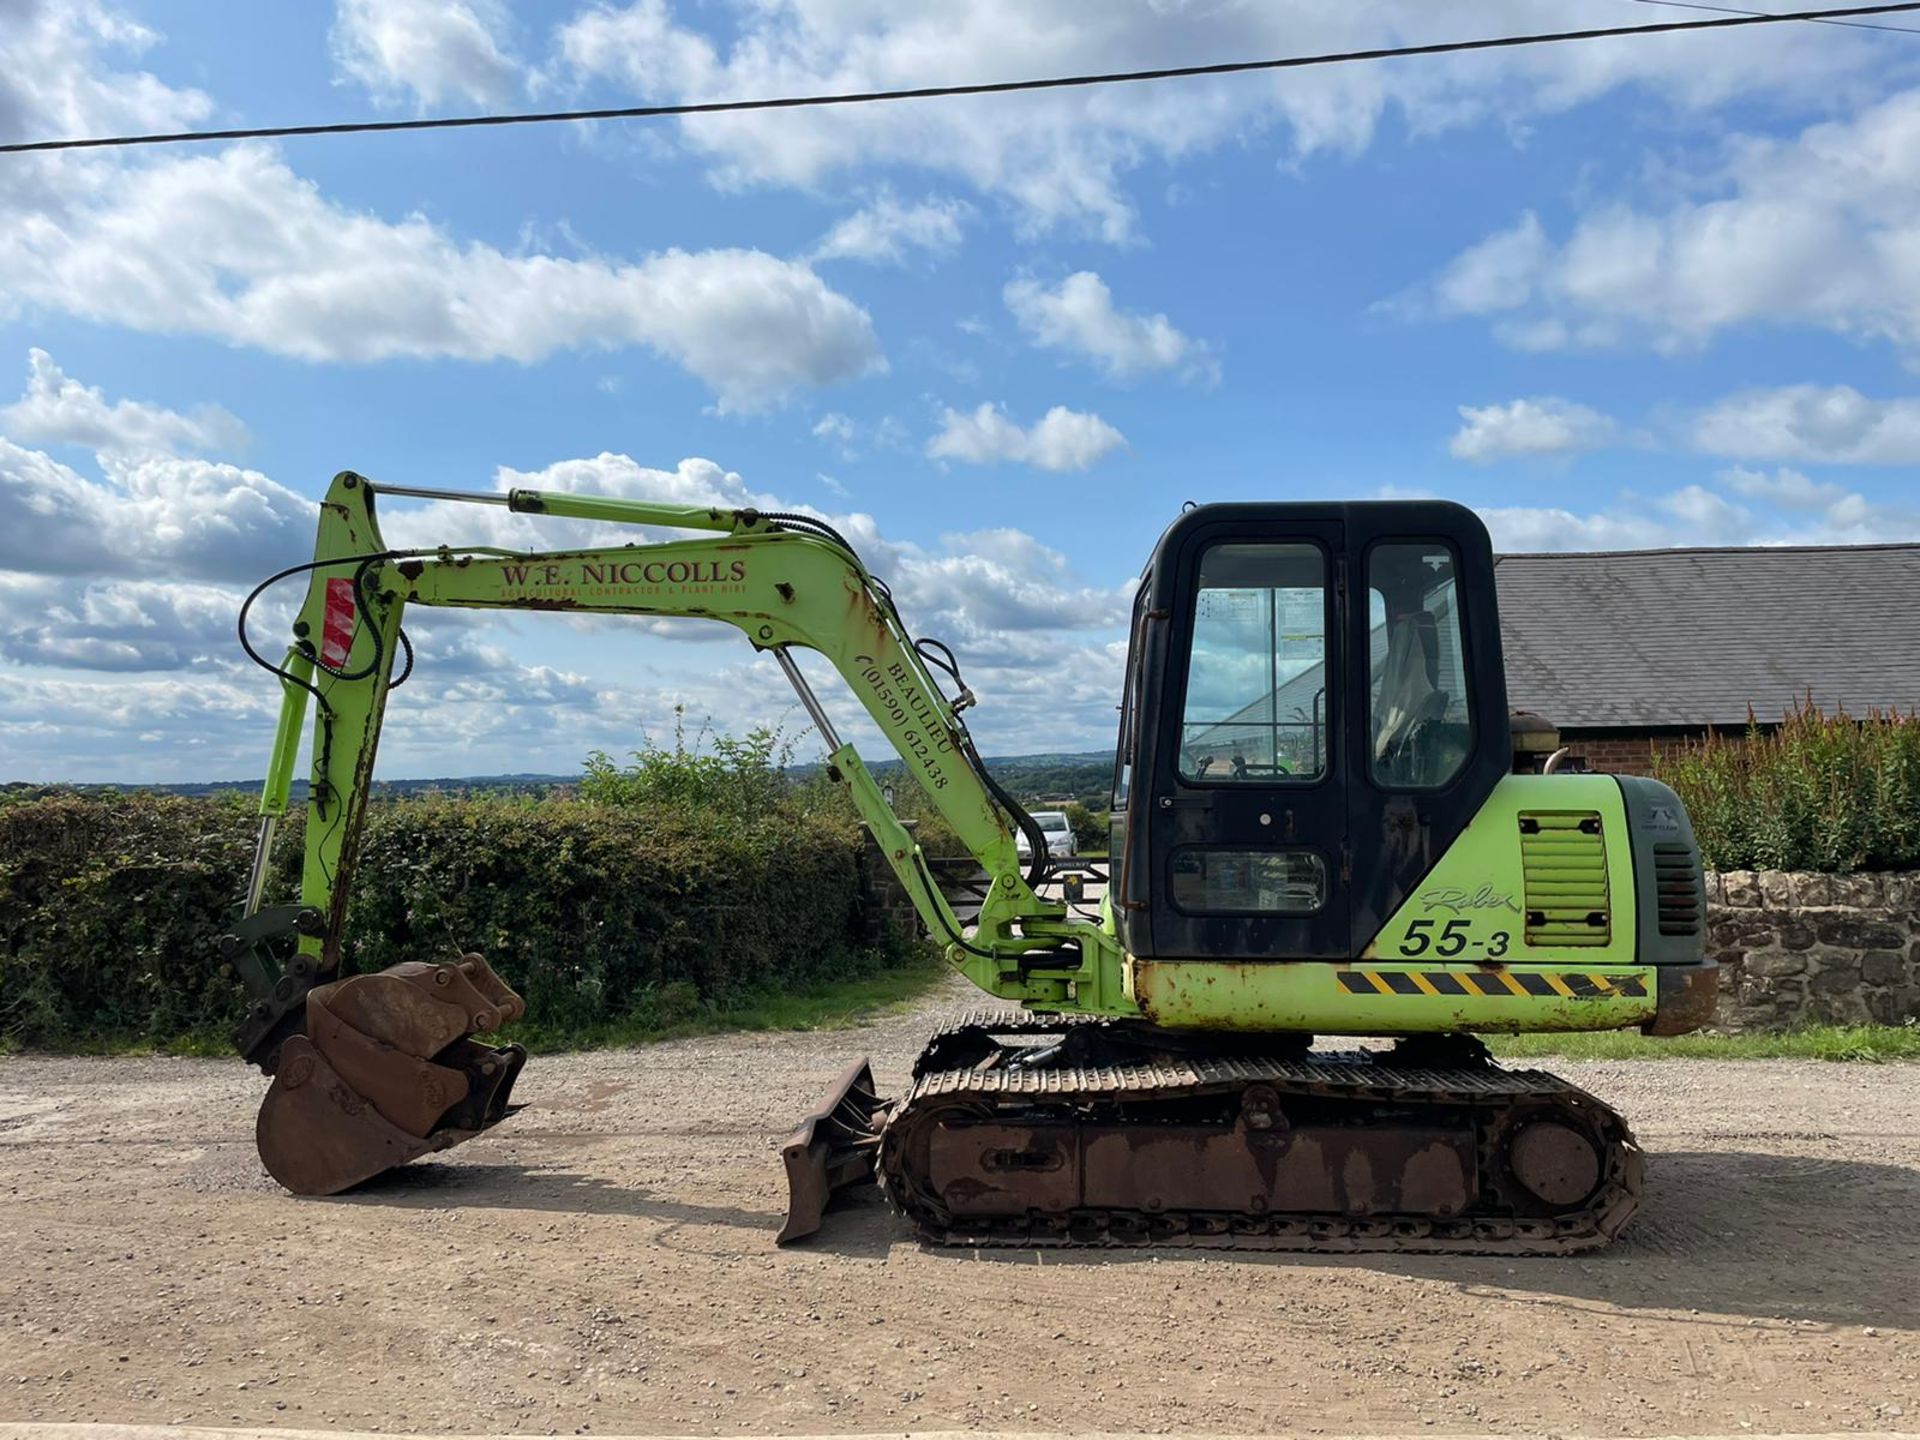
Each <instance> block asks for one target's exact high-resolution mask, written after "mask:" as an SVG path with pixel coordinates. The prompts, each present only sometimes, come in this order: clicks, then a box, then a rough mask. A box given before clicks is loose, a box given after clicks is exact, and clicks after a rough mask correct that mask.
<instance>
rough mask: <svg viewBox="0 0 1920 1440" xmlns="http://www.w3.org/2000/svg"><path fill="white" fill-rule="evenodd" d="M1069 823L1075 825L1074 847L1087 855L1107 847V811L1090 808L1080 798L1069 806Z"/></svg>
mask: <svg viewBox="0 0 1920 1440" xmlns="http://www.w3.org/2000/svg"><path fill="white" fill-rule="evenodd" d="M1067 824H1069V825H1071V826H1072V827H1073V848H1074V849H1075V850H1077V851H1078V852H1079V853H1080V854H1082V855H1085V854H1087V853H1088V852H1089V851H1095V852H1100V853H1104V852H1105V851H1106V848H1107V839H1108V836H1107V812H1106V811H1104V810H1089V809H1088V808H1087V807H1086V806H1084V805H1082V804H1081V803H1080V802H1079V801H1078V800H1075V801H1074V802H1073V803H1072V804H1070V805H1068V806H1067Z"/></svg>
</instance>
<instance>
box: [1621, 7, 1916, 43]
mask: <svg viewBox="0 0 1920 1440" xmlns="http://www.w3.org/2000/svg"><path fill="white" fill-rule="evenodd" d="M1639 3H1640V4H1642V5H1664V6H1666V7H1667V8H1668V9H1671V10H1712V11H1716V12H1717V13H1719V14H1721V15H1764V14H1766V13H1767V12H1766V11H1764V10H1740V9H1736V8H1735V7H1734V6H1732V5H1702V4H1699V3H1696V0H1639ZM1813 23H1814V24H1816V25H1844V26H1846V27H1847V29H1849V30H1885V31H1886V32H1887V33H1888V34H1890V35H1920V30H1915V29H1913V28H1912V27H1911V26H1908V25H1875V24H1872V23H1871V22H1863V21H1859V20H1829V19H1824V18H1823V19H1818V20H1814V21H1813Z"/></svg>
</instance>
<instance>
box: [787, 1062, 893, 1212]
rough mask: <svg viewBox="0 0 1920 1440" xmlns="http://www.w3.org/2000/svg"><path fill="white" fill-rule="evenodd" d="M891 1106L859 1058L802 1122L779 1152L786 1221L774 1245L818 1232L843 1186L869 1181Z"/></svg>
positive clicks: (865, 1064)
mask: <svg viewBox="0 0 1920 1440" xmlns="http://www.w3.org/2000/svg"><path fill="white" fill-rule="evenodd" d="M889 1105H890V1102H889V1101H886V1100H882V1099H881V1098H880V1097H879V1095H878V1094H876V1093H875V1091H874V1086H873V1068H872V1066H871V1065H869V1064H868V1062H867V1061H866V1060H865V1059H860V1060H856V1061H854V1062H853V1063H852V1064H851V1065H849V1066H848V1067H847V1068H846V1070H845V1071H843V1072H842V1073H841V1075H840V1078H839V1079H838V1080H836V1081H834V1083H833V1088H832V1089H831V1090H829V1091H828V1092H827V1095H826V1098H825V1099H824V1100H823V1101H822V1102H821V1103H820V1105H819V1106H817V1107H816V1108H815V1109H814V1110H812V1111H810V1112H809V1113H808V1114H807V1116H806V1118H805V1119H803V1120H802V1121H801V1122H800V1128H799V1129H797V1130H795V1131H794V1132H793V1138H791V1139H790V1140H788V1141H787V1143H786V1144H785V1145H784V1146H782V1147H781V1150H780V1158H781V1159H782V1160H783V1161H784V1162H785V1163H786V1167H787V1219H786V1223H785V1224H784V1225H782V1226H781V1227H780V1233H779V1234H778V1235H777V1236H775V1237H774V1243H775V1244H776V1245H785V1244H787V1243H788V1242H789V1241H793V1240H798V1239H800V1238H801V1237H802V1236H805V1235H811V1234H813V1232H814V1231H816V1230H818V1229H819V1228H820V1217H821V1215H822V1214H823V1213H825V1211H826V1208H827V1205H828V1203H829V1202H830V1201H831V1200H832V1199H833V1197H834V1196H835V1195H836V1194H837V1193H839V1192H840V1191H841V1190H845V1189H848V1188H849V1187H851V1186H854V1185H870V1184H872V1183H873V1180H874V1161H875V1159H876V1158H877V1156H878V1155H879V1153H880V1129H881V1126H882V1124H883V1123H884V1122H885V1119H886V1113H887V1110H888V1108H889Z"/></svg>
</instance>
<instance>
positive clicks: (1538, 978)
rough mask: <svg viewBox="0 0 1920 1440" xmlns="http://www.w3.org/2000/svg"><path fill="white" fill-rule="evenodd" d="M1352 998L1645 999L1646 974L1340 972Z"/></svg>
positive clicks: (1343, 984)
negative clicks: (1515, 997) (1364, 996)
mask: <svg viewBox="0 0 1920 1440" xmlns="http://www.w3.org/2000/svg"><path fill="white" fill-rule="evenodd" d="M1334 974H1335V977H1336V978H1337V979H1338V980H1339V982H1340V988H1341V989H1342V990H1344V991H1346V993H1347V994H1349V995H1459V996H1466V995H1482V996H1497V997H1505V996H1508V995H1518V996H1521V997H1522V998H1524V999H1539V1000H1553V999H1561V1000H1611V999H1615V998H1622V999H1634V1000H1643V999H1645V998H1646V994H1647V978H1646V976H1644V975H1597V974H1594V973H1593V972H1591V971H1587V970H1338V971H1335V972H1334Z"/></svg>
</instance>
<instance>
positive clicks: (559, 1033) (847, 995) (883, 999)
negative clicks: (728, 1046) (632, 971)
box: [501, 948, 953, 1055]
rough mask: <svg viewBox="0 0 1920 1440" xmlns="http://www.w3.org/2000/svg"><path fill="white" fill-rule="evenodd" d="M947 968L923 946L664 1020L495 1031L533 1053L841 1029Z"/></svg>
mask: <svg viewBox="0 0 1920 1440" xmlns="http://www.w3.org/2000/svg"><path fill="white" fill-rule="evenodd" d="M952 973H953V972H952V971H951V970H950V969H948V967H947V965H946V962H945V961H943V960H941V959H940V958H939V956H938V954H937V953H936V952H935V951H933V950H932V949H930V948H925V949H922V950H919V951H916V952H915V953H914V954H913V956H912V957H911V958H910V959H908V960H906V961H904V962H902V963H901V964H899V965H896V966H893V967H891V968H889V969H886V970H882V971H880V972H879V973H877V974H873V975H864V976H860V977H859V978H857V979H851V980H829V981H826V982H823V983H822V984H819V985H814V986H809V987H806V988H803V989H800V990H772V989H769V990H765V991H758V992H750V993H748V994H745V995H741V996H736V997H734V998H733V999H731V1000H730V1001H728V1002H727V1003H725V1004H722V1005H716V1006H712V1007H708V1006H701V1007H700V1008H699V1009H697V1010H696V1011H694V1012H693V1013H692V1014H689V1015H685V1016H682V1017H678V1018H674V1019H670V1020H666V1019H658V1018H653V1017H649V1016H645V1015H637V1016H631V1017H627V1018H624V1019H618V1020H608V1021H604V1022H601V1023H598V1024H593V1025H584V1026H583V1025H570V1026H544V1025H541V1024H539V1023H538V1022H537V1021H533V1020H523V1021H521V1022H520V1023H519V1024H517V1025H510V1026H508V1027H507V1028H506V1029H505V1030H504V1031H502V1032H501V1033H502V1035H503V1036H504V1037H505V1038H506V1039H509V1040H517V1041H519V1042H520V1043H521V1044H522V1045H524V1046H526V1047H527V1049H528V1050H529V1051H531V1052H532V1053H534V1054H536V1055H551V1054H555V1053H557V1052H562V1051H567V1050H616V1049H620V1048H622V1047H624V1046H629V1045H645V1044H650V1043H652V1042H654V1041H658V1040H684V1039H686V1038H688V1037H689V1036H694V1035H718V1034H722V1033H725V1032H728V1031H740V1030H845V1029H849V1028H851V1027H852V1026H855V1025H860V1024H864V1023H865V1022H867V1021H869V1020H874V1019H877V1018H880V1017H882V1016H886V1015H897V1014H900V1013H902V1012H903V1011H906V1010H909V1009H911V1008H912V1007H913V1006H914V1004H915V1003H916V1002H918V1001H919V1000H920V998H921V997H922V996H924V995H925V994H926V993H927V991H929V990H931V989H932V988H933V987H934V986H935V985H938V984H939V983H940V981H941V980H943V979H945V978H946V977H947V976H948V975H950V974H952Z"/></svg>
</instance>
